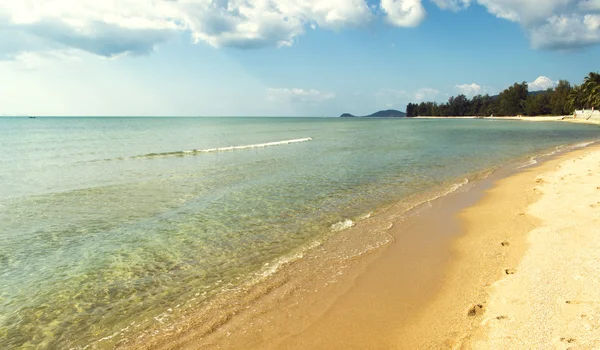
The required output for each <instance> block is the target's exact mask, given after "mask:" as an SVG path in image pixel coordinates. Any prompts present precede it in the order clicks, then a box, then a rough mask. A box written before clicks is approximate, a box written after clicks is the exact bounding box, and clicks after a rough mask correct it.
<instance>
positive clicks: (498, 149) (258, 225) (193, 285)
mask: <svg viewBox="0 0 600 350" xmlns="http://www.w3.org/2000/svg"><path fill="white" fill-rule="evenodd" d="M597 139H600V128H598V127H595V126H586V125H577V124H566V123H565V124H563V123H551V122H549V123H526V122H513V121H492V120H369V119H341V118H340V119H328V118H189V119H188V118H37V119H23V118H4V119H0V242H1V245H0V281H1V282H0V348H2V349H18V348H31V349H46V348H83V347H85V346H87V345H92V347H110V346H112V345H114V342H107V341H104V342H101V343H99V342H98V340H100V339H103V338H104V339H105V340H106V339H110V340H111V341H113V340H114V341H116V339H118V337H114V334H115V332H118V331H119V330H121V329H124V328H126V327H128V325H131V324H132V322H135V325H136V326H135V327H139V329H140V330H141V329H144V327H146V326H147V324H149V323H152V322H157V318H156V317H157V316H158V315H160V314H161V313H162V312H164V310H165V309H166V308H170V307H174V306H176V305H178V304H181V303H182V302H184V301H185V300H189V299H190V297H191V296H197V295H198V294H200V295H201V298H204V299H210V298H212V297H215V294H217V293H218V292H219V290H221V289H222V287H223V286H229V287H234V286H235V285H237V284H239V283H242V282H243V281H245V280H247V279H248V278H249V276H252V275H253V274H254V273H255V272H256V271H258V270H259V269H260V268H261V267H262V266H264V264H265V263H267V262H269V261H272V260H274V259H277V258H279V257H281V256H284V255H286V254H289V253H291V252H293V251H294V250H297V249H299V248H301V247H302V246H303V245H306V244H308V243H309V242H312V241H314V240H315V239H318V238H320V237H324V236H325V235H327V234H329V233H330V232H331V231H332V227H336V226H335V224H336V223H339V222H341V221H344V220H346V219H356V218H357V217H360V216H361V215H363V214H365V213H367V212H369V211H372V210H374V209H376V208H378V207H381V206H382V205H386V204H388V203H391V202H394V201H400V200H403V199H404V198H407V197H408V196H409V195H412V194H414V193H419V192H423V191H428V190H430V189H432V188H436V187H440V188H442V187H444V186H448V185H450V184H452V183H455V182H460V181H462V180H463V179H464V177H465V176H467V174H474V173H477V172H480V171H483V170H485V169H490V168H493V167H497V166H499V165H501V164H506V163H507V162H510V161H513V160H515V159H522V160H525V159H527V157H529V156H531V155H535V154H538V153H541V152H546V151H548V150H549V149H550V150H551V149H555V147H556V146H561V145H568V144H574V143H580V142H584V141H590V140H597ZM271 142H273V143H274V144H270V145H264V144H265V143H271ZM230 146H234V148H233V149H229V150H218V148H223V147H230ZM246 146H253V147H246ZM254 146H255V147H254ZM194 150H195V151H194Z"/></svg>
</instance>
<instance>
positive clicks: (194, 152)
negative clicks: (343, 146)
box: [131, 137, 312, 159]
mask: <svg viewBox="0 0 600 350" xmlns="http://www.w3.org/2000/svg"><path fill="white" fill-rule="evenodd" d="M307 141H312V137H305V138H302V139H294V140H283V141H275V142H266V143H256V144H253V145H243V146H229V147H217V148H206V149H192V150H187V151H175V152H164V153H148V154H144V155H140V156H134V157H131V158H136V159H137V158H153V157H169V156H186V155H197V154H203V153H215V152H231V151H238V150H244V149H251V148H265V147H271V146H282V145H289V144H292V143H300V142H307Z"/></svg>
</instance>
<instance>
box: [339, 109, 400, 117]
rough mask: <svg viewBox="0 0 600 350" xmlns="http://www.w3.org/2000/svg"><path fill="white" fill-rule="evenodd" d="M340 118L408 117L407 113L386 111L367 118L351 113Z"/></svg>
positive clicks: (392, 110) (393, 110)
mask: <svg viewBox="0 0 600 350" xmlns="http://www.w3.org/2000/svg"><path fill="white" fill-rule="evenodd" d="M340 117H342V118H404V117H406V113H404V112H400V111H397V110H395V109H388V110H385V111H379V112H375V113H373V114H370V115H365V116H362V117H361V116H355V115H352V114H350V113H344V114H342V115H341V116H340Z"/></svg>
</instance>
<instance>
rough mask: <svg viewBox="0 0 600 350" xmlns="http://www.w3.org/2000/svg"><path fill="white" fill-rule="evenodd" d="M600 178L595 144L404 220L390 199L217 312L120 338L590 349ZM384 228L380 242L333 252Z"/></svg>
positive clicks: (596, 296)
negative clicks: (152, 333) (382, 209)
mask: <svg viewBox="0 0 600 350" xmlns="http://www.w3.org/2000/svg"><path fill="white" fill-rule="evenodd" d="M599 173H600V147H599V146H591V147H588V148H585V149H581V150H578V151H573V152H569V153H567V154H563V155H560V156H558V157H555V158H554V159H551V160H549V161H546V162H544V163H542V164H541V165H537V166H535V167H529V168H525V169H521V170H520V171H519V172H517V173H516V174H514V175H511V176H508V177H505V178H502V179H500V180H498V179H497V177H498V176H500V175H501V174H497V175H496V178H494V177H492V178H489V179H487V180H485V181H482V182H479V183H478V184H477V185H476V187H475V188H474V189H473V190H470V191H466V192H463V193H455V194H452V195H449V196H445V197H442V198H440V199H438V200H436V201H434V202H430V203H427V204H426V205H423V206H421V207H420V209H419V210H417V213H416V214H415V215H414V216H413V217H405V216H402V215H400V213H402V212H404V211H405V210H406V208H391V210H390V211H388V212H387V213H384V214H381V215H377V216H375V217H373V218H370V219H367V220H365V221H364V222H363V223H360V224H359V225H357V226H356V227H354V228H352V229H349V230H345V231H342V232H340V234H338V235H336V236H335V237H334V238H333V239H332V240H330V241H328V242H326V243H325V244H322V245H319V246H318V247H316V248H314V249H312V250H311V251H308V252H307V253H306V254H305V256H304V257H303V258H302V259H300V260H298V261H294V262H292V263H289V264H285V265H284V266H282V267H281V269H280V270H279V271H278V273H277V274H276V275H275V276H274V278H273V279H271V280H269V282H268V283H267V284H259V285H257V286H254V287H252V288H250V289H249V290H247V291H244V292H243V293H240V294H238V295H237V296H235V298H232V299H230V300H229V301H228V302H227V305H222V307H223V308H229V309H230V310H231V311H230V312H228V313H227V314H226V317H224V318H222V319H218V320H215V321H211V322H205V321H203V320H202V319H201V318H198V319H197V321H193V322H189V323H186V326H185V327H181V328H177V327H175V328H174V329H173V330H171V331H169V332H163V335H162V336H160V337H157V338H150V339H146V338H142V339H141V340H140V341H139V342H136V343H134V344H129V346H127V345H125V347H131V348H152V349H213V348H214V349H217V348H221V349H225V348H226V349H451V348H456V349H461V348H464V349H472V348H476V349H505V348H506V349H508V348H516V349H520V348H522V349H530V348H544V349H546V348H568V347H572V346H577V347H578V348H583V349H588V348H590V349H591V348H598V347H599V346H600V343H598V339H599V338H600V336H599V334H600V328H599V324H600V323H599V320H598V318H599V317H600V292H598V290H600V263H599V262H600V232H599V228H600V222H599V218H600V202H599V201H600V183H599V181H600V176H599ZM484 191H485V193H484ZM388 235H389V236H390V237H391V238H393V240H392V242H391V243H389V244H388V245H387V246H386V247H385V248H384V249H377V248H376V247H375V248H374V249H372V250H370V251H368V252H367V253H366V254H362V253H360V252H353V251H352V250H348V249H347V248H344V249H346V250H338V249H341V248H340V247H361V246H362V247H364V245H365V242H366V241H365V239H371V240H372V242H373V244H375V243H376V242H382V241H381V238H382V237H384V236H388ZM369 237H372V238H369ZM352 240H357V244H351V245H348V244H347V243H348V242H352ZM367 242H368V241H367ZM369 244H370V243H369ZM340 256H343V258H342V259H339V257H340ZM325 257H328V258H327V259H330V260H327V261H323V259H325ZM334 258H335V260H334ZM244 299H247V302H246V301H244ZM229 309H228V310H229Z"/></svg>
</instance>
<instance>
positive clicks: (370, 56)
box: [0, 0, 600, 116]
mask: <svg viewBox="0 0 600 350" xmlns="http://www.w3.org/2000/svg"><path fill="white" fill-rule="evenodd" d="M599 44H600V0H366V1H365V0H19V1H15V0H0V115H43V116H339V115H340V114H342V113H344V112H349V113H352V114H356V115H364V114H370V113H373V112H375V111H377V110H381V109H392V108H393V109H399V110H402V111H404V110H405V108H406V104H407V103H408V102H420V101H438V102H444V101H447V99H448V97H449V96H452V95H457V94H460V93H464V94H465V95H467V96H468V97H471V96H473V95H474V94H486V93H488V94H497V93H498V92H500V91H502V90H503V89H505V88H507V87H508V86H510V85H512V84H513V83H515V82H523V81H526V82H528V83H529V86H530V90H540V89H546V88H549V87H553V86H554V85H555V84H556V83H557V81H558V80H559V79H566V80H569V81H570V82H571V83H573V84H580V83H581V82H582V80H583V78H584V77H585V76H586V75H587V74H588V73H589V72H591V71H594V72H596V71H598V70H600V63H599V62H600V45H599Z"/></svg>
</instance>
